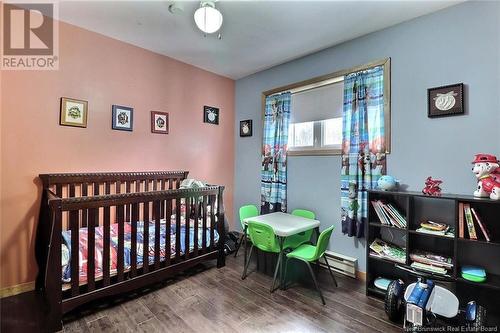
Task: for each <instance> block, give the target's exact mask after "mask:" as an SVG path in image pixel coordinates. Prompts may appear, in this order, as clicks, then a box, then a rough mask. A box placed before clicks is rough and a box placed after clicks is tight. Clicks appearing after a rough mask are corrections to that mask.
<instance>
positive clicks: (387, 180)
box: [377, 175, 399, 191]
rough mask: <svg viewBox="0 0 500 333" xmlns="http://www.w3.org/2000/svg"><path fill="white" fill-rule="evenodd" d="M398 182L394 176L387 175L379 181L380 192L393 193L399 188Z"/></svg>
mask: <svg viewBox="0 0 500 333" xmlns="http://www.w3.org/2000/svg"><path fill="white" fill-rule="evenodd" d="M398 182H399V181H398V180H397V179H396V178H394V177H393V176H389V175H385V176H382V177H380V178H379V179H378V181H377V185H378V188H379V189H380V190H383V191H392V190H395V189H396V188H397V187H398Z"/></svg>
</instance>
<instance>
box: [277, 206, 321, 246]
mask: <svg viewBox="0 0 500 333" xmlns="http://www.w3.org/2000/svg"><path fill="white" fill-rule="evenodd" d="M292 215H295V216H300V217H303V218H306V219H311V220H314V219H315V218H316V214H314V212H311V211H310V210H305V209H295V210H294V211H292ZM312 234H313V229H311V230H306V231H304V232H300V233H298V234H295V235H292V236H288V237H287V238H286V239H285V243H284V245H283V248H285V249H295V248H297V247H299V246H300V245H302V244H304V243H309V242H310V241H311V237H312Z"/></svg>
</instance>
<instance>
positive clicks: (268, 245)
mask: <svg viewBox="0 0 500 333" xmlns="http://www.w3.org/2000/svg"><path fill="white" fill-rule="evenodd" d="M248 233H249V235H250V239H251V240H252V247H251V248H250V253H249V254H248V259H247V260H246V264H245V268H244V269H243V275H242V276H241V279H242V280H244V279H245V278H246V277H247V269H248V265H249V264H250V258H251V257H252V252H253V248H254V246H255V247H257V248H258V249H259V250H261V251H264V252H271V253H278V254H279V253H280V246H279V242H278V238H277V237H276V235H275V234H274V230H273V228H272V227H271V226H269V225H267V224H264V223H259V222H253V221H250V222H248ZM281 257H282V256H281V255H278V262H277V264H276V268H275V269H274V277H273V284H272V285H271V289H270V291H271V292H273V291H274V290H275V288H274V285H275V283H276V277H277V276H278V269H279V267H280V265H281V261H282V259H281Z"/></svg>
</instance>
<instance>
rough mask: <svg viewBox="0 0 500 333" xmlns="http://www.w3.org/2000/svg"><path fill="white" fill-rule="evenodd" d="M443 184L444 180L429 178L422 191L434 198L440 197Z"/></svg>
mask: <svg viewBox="0 0 500 333" xmlns="http://www.w3.org/2000/svg"><path fill="white" fill-rule="evenodd" d="M442 183H443V181H442V180H439V179H432V177H427V179H426V180H425V187H424V189H423V190H422V193H423V194H426V195H433V196H440V195H441V187H439V185H441V184H442Z"/></svg>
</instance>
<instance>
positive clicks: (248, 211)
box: [234, 205, 259, 258]
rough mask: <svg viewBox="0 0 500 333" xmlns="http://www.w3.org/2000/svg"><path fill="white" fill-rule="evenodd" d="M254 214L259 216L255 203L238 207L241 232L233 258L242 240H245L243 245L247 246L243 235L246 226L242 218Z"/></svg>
mask: <svg viewBox="0 0 500 333" xmlns="http://www.w3.org/2000/svg"><path fill="white" fill-rule="evenodd" d="M255 216H259V210H258V209H257V207H256V206H255V205H246V206H242V207H240V223H241V230H243V234H242V235H241V237H240V241H239V242H238V245H237V248H236V251H235V252H234V257H235V258H236V256H237V255H238V251H239V250H240V247H241V244H243V242H245V245H244V246H247V243H246V242H247V239H246V237H245V234H246V229H247V226H246V225H245V223H243V220H244V219H246V218H249V217H255Z"/></svg>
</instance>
